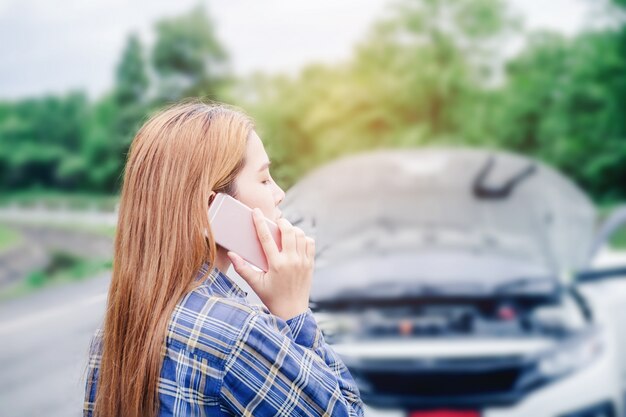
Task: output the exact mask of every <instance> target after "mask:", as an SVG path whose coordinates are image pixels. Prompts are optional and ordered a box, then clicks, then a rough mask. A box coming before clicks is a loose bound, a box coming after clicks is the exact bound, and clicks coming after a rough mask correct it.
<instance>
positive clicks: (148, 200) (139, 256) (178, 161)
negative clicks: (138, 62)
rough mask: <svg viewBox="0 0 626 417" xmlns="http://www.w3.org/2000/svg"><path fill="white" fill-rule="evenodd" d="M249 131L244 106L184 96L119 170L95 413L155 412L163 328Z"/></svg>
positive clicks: (191, 274)
mask: <svg viewBox="0 0 626 417" xmlns="http://www.w3.org/2000/svg"><path fill="white" fill-rule="evenodd" d="M252 129H253V126H252V122H251V121H250V119H249V118H248V117H246V116H245V115H244V114H243V113H241V112H239V111H236V110H233V109H230V108H227V107H225V106H222V105H209V104H204V103H200V102H188V103H181V104H177V105H174V106H172V107H170V108H168V109H166V110H164V111H162V112H160V113H158V114H157V115H155V116H153V117H152V118H150V120H148V121H147V122H146V123H145V124H144V125H143V127H142V128H141V129H140V130H139V132H138V133H137V135H136V136H135V138H134V140H133V142H132V145H131V147H130V152H129V155H128V159H127V161H126V169H125V173H124V183H123V187H122V193H121V200H120V206H119V218H118V223H117V231H116V237H115V250H114V259H113V274H112V279H111V286H110V288H109V295H108V301H107V311H106V317H105V321H104V336H103V337H104V340H103V351H102V360H101V364H100V374H99V378H98V390H97V395H96V405H95V415H96V416H99V417H121V416H123V417H153V416H155V415H156V414H157V412H158V392H157V390H158V381H159V375H160V372H161V365H162V349H163V346H164V342H165V332H166V326H167V324H168V321H169V319H170V316H171V314H172V312H173V310H174V308H175V306H176V304H177V303H178V301H180V299H181V298H182V297H183V296H184V295H185V294H186V293H187V292H188V291H190V290H192V289H193V288H194V287H195V286H196V285H197V284H198V281H197V280H195V275H196V273H197V272H198V270H199V268H200V267H201V266H202V264H203V263H204V262H205V261H208V262H210V263H213V261H214V260H215V255H216V245H215V242H214V241H213V239H212V236H211V233H208V236H206V234H205V233H204V231H205V230H210V227H209V223H208V217H207V208H208V201H209V200H208V199H209V196H210V194H211V191H214V190H216V191H219V190H223V191H226V192H228V191H229V190H230V191H232V189H233V184H234V179H235V176H236V175H237V173H238V172H239V171H240V170H241V168H242V167H243V164H244V163H245V162H244V158H245V149H246V141H247V138H248V135H249V134H250V131H251V130H252Z"/></svg>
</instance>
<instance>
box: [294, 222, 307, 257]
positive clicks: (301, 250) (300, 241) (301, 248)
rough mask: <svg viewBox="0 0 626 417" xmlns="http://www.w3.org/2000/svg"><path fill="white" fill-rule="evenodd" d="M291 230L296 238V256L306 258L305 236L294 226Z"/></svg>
mask: <svg viewBox="0 0 626 417" xmlns="http://www.w3.org/2000/svg"><path fill="white" fill-rule="evenodd" d="M293 230H294V234H295V236H296V250H297V252H298V256H300V257H304V256H306V235H305V234H304V232H303V231H302V229H300V228H299V227H295V226H294V228H293Z"/></svg>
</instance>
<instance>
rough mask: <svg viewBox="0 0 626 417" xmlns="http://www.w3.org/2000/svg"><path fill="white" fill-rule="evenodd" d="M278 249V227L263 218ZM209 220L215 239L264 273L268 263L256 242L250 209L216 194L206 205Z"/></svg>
mask: <svg viewBox="0 0 626 417" xmlns="http://www.w3.org/2000/svg"><path fill="white" fill-rule="evenodd" d="M265 222H266V223H267V226H268V228H269V230H270V234H271V235H272V238H274V242H276V246H278V250H282V249H281V244H280V229H279V228H278V226H277V225H276V223H274V222H272V221H271V220H269V219H267V218H266V219H265ZM209 223H210V224H211V231H212V232H213V238H214V239H215V242H216V243H217V244H218V245H220V246H222V247H224V248H226V249H227V250H229V251H232V252H235V253H236V254H237V255H239V256H241V257H242V258H243V259H245V260H246V261H247V262H248V263H250V264H252V265H254V266H256V267H257V268H259V269H261V270H263V271H265V272H267V271H268V270H269V266H268V263H267V258H266V257H265V252H264V251H263V247H262V246H261V242H260V241H259V238H258V235H257V232H256V228H255V226H254V219H253V218H252V209H251V208H250V207H248V206H246V205H245V204H243V203H242V202H241V201H239V200H236V199H234V198H233V197H231V196H229V195H228V194H224V193H218V194H217V195H216V196H215V198H214V199H213V202H212V203H211V205H210V206H209Z"/></svg>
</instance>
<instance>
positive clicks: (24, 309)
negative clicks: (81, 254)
mask: <svg viewBox="0 0 626 417" xmlns="http://www.w3.org/2000/svg"><path fill="white" fill-rule="evenodd" d="M109 281H110V275H109V274H108V273H107V274H103V275H101V276H98V277H96V278H93V279H91V280H87V281H84V282H80V283H77V284H73V285H70V286H67V285H66V286H62V287H56V288H50V289H46V290H44V291H42V292H39V293H37V294H34V295H32V296H29V297H26V298H22V299H19V300H15V301H12V302H8V303H4V304H0V340H1V341H2V343H0V415H3V416H12V417H34V416H49V417H57V416H58V417H61V416H63V417H73V416H81V415H82V413H81V411H82V403H83V395H84V375H85V370H86V366H87V358H88V355H87V352H88V349H89V341H90V339H91V335H92V334H93V332H94V330H95V329H96V328H97V327H99V325H100V323H101V321H102V317H103V312H104V304H105V301H106V290H107V288H108V284H109Z"/></svg>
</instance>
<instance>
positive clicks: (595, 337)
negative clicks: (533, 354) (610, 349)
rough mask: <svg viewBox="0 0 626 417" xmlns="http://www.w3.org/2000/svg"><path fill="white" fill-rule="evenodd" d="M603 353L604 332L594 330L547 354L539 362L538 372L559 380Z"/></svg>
mask: <svg viewBox="0 0 626 417" xmlns="http://www.w3.org/2000/svg"><path fill="white" fill-rule="evenodd" d="M603 351H604V342H603V339H602V332H601V331H599V330H594V331H592V332H590V333H588V334H585V335H582V336H580V337H579V338H576V339H575V340H572V341H568V342H566V343H564V344H562V345H559V346H558V347H557V348H556V349H555V350H553V351H551V352H549V353H548V354H546V355H545V356H544V357H543V358H541V359H540V360H539V364H538V371H539V373H540V374H541V375H542V376H543V377H545V378H558V377H561V376H563V375H566V374H569V373H571V372H574V371H576V370H578V369H580V368H583V367H585V366H586V365H588V364H589V363H591V362H592V361H593V360H594V359H595V358H597V357H598V356H600V354H601V353H602V352H603Z"/></svg>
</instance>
